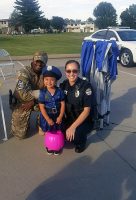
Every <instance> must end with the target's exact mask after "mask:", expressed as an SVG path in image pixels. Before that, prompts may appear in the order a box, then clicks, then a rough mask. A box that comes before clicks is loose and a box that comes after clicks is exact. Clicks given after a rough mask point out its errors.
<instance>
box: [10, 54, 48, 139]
mask: <svg viewBox="0 0 136 200" xmlns="http://www.w3.org/2000/svg"><path fill="white" fill-rule="evenodd" d="M47 60H48V56H47V53H45V52H36V53H35V54H34V56H33V61H32V63H31V66H26V67H25V68H24V69H22V70H20V71H19V74H18V77H17V84H16V87H15V91H14V94H13V96H14V98H15V99H16V100H17V101H16V102H17V103H16V105H14V106H13V108H12V110H13V112H12V120H11V132H12V134H13V135H14V136H15V137H16V138H18V139H23V138H25V137H26V134H27V130H28V127H29V123H30V115H31V112H32V110H34V106H35V102H36V99H37V98H38V92H37V91H38V90H39V89H41V88H42V87H43V77H42V75H41V72H42V68H43V67H44V66H45V65H46V63H47Z"/></svg>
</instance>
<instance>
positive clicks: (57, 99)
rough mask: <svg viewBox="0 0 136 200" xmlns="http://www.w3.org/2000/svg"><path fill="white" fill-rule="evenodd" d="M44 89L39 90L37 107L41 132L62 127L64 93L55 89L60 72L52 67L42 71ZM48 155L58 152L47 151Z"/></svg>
mask: <svg viewBox="0 0 136 200" xmlns="http://www.w3.org/2000/svg"><path fill="white" fill-rule="evenodd" d="M42 74H43V82H44V89H42V90H40V95H39V107H40V111H41V113H40V120H39V125H40V128H41V129H42V131H43V132H47V131H48V130H50V128H51V127H53V126H55V125H59V127H61V125H62V119H63V115H64V111H65V102H64V93H63V91H62V90H61V89H60V88H58V87H57V80H59V79H60V78H61V76H62V74H61V71H60V70H59V69H58V68H57V67H54V66H48V67H45V68H44V69H43V72H42ZM47 153H48V154H53V153H54V154H55V155H56V154H59V152H53V151H49V150H48V149H47Z"/></svg>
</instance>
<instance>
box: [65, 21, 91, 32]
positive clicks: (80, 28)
mask: <svg viewBox="0 0 136 200" xmlns="http://www.w3.org/2000/svg"><path fill="white" fill-rule="evenodd" d="M94 31H95V26H94V23H93V22H91V23H89V22H81V23H79V24H76V23H75V24H68V25H67V26H66V32H78V33H81V32H82V33H88V32H89V33H93V32H94Z"/></svg>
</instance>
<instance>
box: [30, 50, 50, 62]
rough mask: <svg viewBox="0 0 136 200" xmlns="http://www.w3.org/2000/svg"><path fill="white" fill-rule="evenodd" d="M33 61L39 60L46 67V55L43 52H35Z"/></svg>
mask: <svg viewBox="0 0 136 200" xmlns="http://www.w3.org/2000/svg"><path fill="white" fill-rule="evenodd" d="M33 60H34V61H37V60H40V61H42V62H43V63H44V64H45V65H46V63H47V61H48V55H47V53H46V52H44V51H37V52H35V54H34V56H33Z"/></svg>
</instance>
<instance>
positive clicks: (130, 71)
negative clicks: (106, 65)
mask: <svg viewBox="0 0 136 200" xmlns="http://www.w3.org/2000/svg"><path fill="white" fill-rule="evenodd" d="M75 57H76V59H77V60H79V57H78V56H75ZM68 59H69V56H68V57H67V58H64V57H61V58H60V57H59V58H53V57H52V58H51V57H50V58H49V62H48V64H49V65H55V66H58V67H60V69H61V70H62V71H63V70H64V64H65V62H66V61H67V60H68ZM29 62H30V60H29V58H28V59H27V60H21V58H20V59H18V60H17V61H15V64H16V69H17V70H19V69H20V68H21V67H23V65H26V64H28V63H29ZM118 71H119V75H118V78H117V80H116V81H115V82H114V83H113V85H112V92H111V115H110V125H109V126H106V127H104V129H103V130H101V131H93V132H92V133H90V135H89V137H88V143H87V144H88V145H87V148H86V150H85V151H84V152H83V153H81V154H77V153H75V152H74V148H73V146H72V145H71V144H68V143H67V144H66V145H65V147H64V150H63V153H62V154H61V155H59V156H54V155H53V156H49V155H47V154H46V151H45V149H44V146H43V137H42V136H39V135H38V134H37V130H36V126H35V118H36V114H35V113H33V114H32V117H31V127H30V131H29V134H30V137H29V138H27V139H25V140H21V141H18V140H17V139H15V138H14V137H10V138H9V140H8V141H6V142H4V141H3V140H0V142H1V143H0V199H1V200H24V199H26V200H46V199H47V200H136V153H135V152H136V123H135V122H136V67H131V68H124V67H122V66H120V65H119V66H118ZM64 78H65V77H64V76H63V78H62V79H64ZM15 80H16V78H15V77H7V78H6V81H3V79H2V77H1V78H0V81H1V82H2V86H1V91H0V92H1V96H2V101H3V106H4V114H5V118H6V127H7V132H8V135H9V134H10V120H11V111H10V109H9V106H8V90H9V88H11V89H13V88H14V86H15ZM0 120H1V121H2V119H1V116H0ZM0 130H1V131H0V138H1V139H2V138H3V137H4V132H3V126H2V123H1V124H0Z"/></svg>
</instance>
